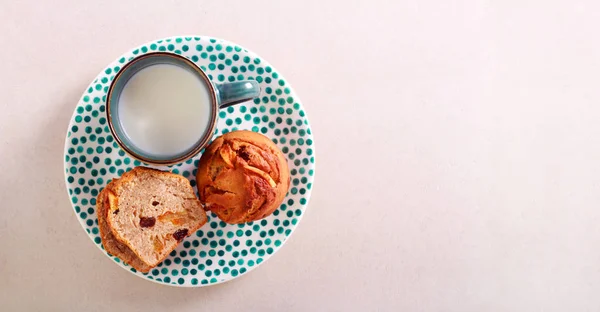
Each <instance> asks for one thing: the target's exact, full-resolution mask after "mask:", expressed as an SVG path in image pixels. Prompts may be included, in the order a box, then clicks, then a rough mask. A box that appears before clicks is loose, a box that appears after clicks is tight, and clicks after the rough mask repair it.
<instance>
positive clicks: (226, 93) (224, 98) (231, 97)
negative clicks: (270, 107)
mask: <svg viewBox="0 0 600 312" xmlns="http://www.w3.org/2000/svg"><path fill="white" fill-rule="evenodd" d="M215 89H216V90H217V93H218V94H217V98H218V100H219V108H225V107H229V106H231V105H235V104H239V103H242V102H246V101H248V100H252V99H253V98H256V97H258V96H259V95H260V85H259V84H258V82H256V81H254V80H243V81H235V82H228V83H220V84H215Z"/></svg>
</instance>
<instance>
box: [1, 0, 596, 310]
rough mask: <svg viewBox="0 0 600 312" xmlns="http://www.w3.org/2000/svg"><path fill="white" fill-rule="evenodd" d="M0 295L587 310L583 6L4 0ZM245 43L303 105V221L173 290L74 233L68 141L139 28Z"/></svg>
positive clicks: (125, 305)
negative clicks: (71, 125) (205, 280)
mask: <svg viewBox="0 0 600 312" xmlns="http://www.w3.org/2000/svg"><path fill="white" fill-rule="evenodd" d="M0 26H1V27H0V39H1V41H0V44H1V48H0V59H2V60H4V63H3V64H2V67H1V70H0V91H1V92H0V94H2V100H1V101H0V172H1V176H2V178H1V179H0V248H1V250H2V251H1V252H0V305H2V307H3V308H2V310H3V311H41V310H43V311H108V310H109V309H111V310H114V311H178V312H185V311H203V310H207V311H208V310H212V311H242V310H244V311H461V312H463V311H599V310H600V296H598V294H599V293H600V269H599V268H600V227H599V226H598V224H599V221H600V209H598V207H599V206H600V192H599V191H598V189H599V188H600V106H599V105H598V103H599V102H600V92H598V83H599V82H600V75H599V73H600V39H599V38H598V34H597V30H598V28H599V27H600V3H599V2H597V1H552V0H550V1H528V0H525V1H460V0H458V1H440V0H437V1H433V0H425V1H421V0H407V1H397V0H393V1H391V0H390V1H383V0H379V1H323V0H321V1H277V2H276V1H250V2H240V1H155V0H150V1H139V0H138V1H113V0H111V1H65V0H56V1H51V2H50V1H31V0H27V1H8V0H0ZM172 35H210V36H214V37H218V38H223V39H227V40H230V41H232V42H236V43H238V44H240V45H242V46H244V47H247V48H249V49H251V50H252V51H255V52H256V53H257V54H259V55H260V56H261V57H263V58H264V59H266V60H268V61H269V62H270V63H271V64H273V65H274V66H275V67H277V68H278V70H279V71H280V72H281V73H282V74H284V75H285V77H286V78H287V81H289V82H290V83H291V85H292V86H293V87H294V89H295V90H296V92H297V93H298V95H299V96H300V97H301V99H302V102H303V104H304V106H305V108H306V111H307V113H308V117H309V118H310V122H311V127H312V129H313V133H314V135H315V144H316V156H317V170H316V174H315V183H314V187H313V193H312V198H311V200H310V203H309V207H308V209H307V211H306V213H305V215H304V218H303V219H302V222H300V224H299V226H298V228H297V231H296V232H294V234H293V235H292V236H291V238H290V240H289V241H288V242H287V243H286V244H285V246H283V247H282V249H281V250H280V251H279V252H277V253H276V254H275V255H274V256H273V257H272V258H271V259H270V260H268V261H267V262H266V263H264V264H263V265H261V266H260V267H259V268H257V269H256V270H254V271H252V272H250V273H248V274H245V275H244V276H242V277H240V278H238V279H236V280H234V281H231V282H228V283H224V284H219V285H216V286H212V287H205V288H195V289H180V288H174V287H165V286H161V285H157V284H154V283H151V282H148V281H146V280H143V279H140V278H138V277H136V276H133V275H131V274H128V273H127V272H125V271H123V269H121V268H119V267H118V266H116V265H115V264H114V263H112V261H111V260H110V259H108V258H106V256H104V255H103V254H102V253H101V252H100V251H99V250H98V249H97V248H96V247H95V246H94V244H93V243H92V242H90V239H89V238H88V237H87V235H86V234H85V233H84V231H82V229H81V227H80V225H79V223H78V221H77V218H76V216H75V215H74V214H73V212H72V208H71V205H70V203H69V199H68V197H67V195H66V193H65V183H64V180H63V179H64V178H63V146H64V138H65V134H66V131H67V125H68V122H69V119H70V117H71V114H72V112H73V109H74V107H75V105H76V103H77V101H78V100H79V98H80V96H81V93H82V92H83V91H84V89H85V87H86V86H87V84H88V83H89V82H90V81H91V80H92V79H93V78H94V77H95V76H96V74H97V73H98V72H99V71H100V70H101V69H102V68H103V66H105V65H106V64H108V63H109V62H111V61H112V60H114V59H115V58H116V57H117V56H118V55H120V54H121V53H123V52H125V51H127V50H129V49H130V48H131V47H133V46H136V45H138V44H141V43H144V42H147V41H150V40H153V39H158V38H162V37H167V36H172Z"/></svg>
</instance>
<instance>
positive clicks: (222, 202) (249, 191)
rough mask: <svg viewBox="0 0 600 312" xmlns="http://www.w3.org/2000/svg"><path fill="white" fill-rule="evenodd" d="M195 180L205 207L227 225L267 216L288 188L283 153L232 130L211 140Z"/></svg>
mask: <svg viewBox="0 0 600 312" xmlns="http://www.w3.org/2000/svg"><path fill="white" fill-rule="evenodd" d="M196 180H197V183H198V192H199V194H200V200H201V201H202V202H203V203H204V205H205V208H206V209H207V210H210V211H212V212H214V213H216V214H217V216H218V217H219V218H220V219H221V220H223V221H225V222H227V223H244V222H250V221H254V220H259V219H262V218H265V217H267V216H269V215H270V214H271V213H272V212H273V211H275V209H277V208H278V207H279V205H281V202H282V201H283V199H284V198H285V195H286V194H287V191H288V188H289V186H290V174H289V169H288V165H287V162H286V159H285V157H284V155H283V153H282V152H281V151H280V150H279V149H278V148H277V146H276V145H275V144H274V143H273V142H272V141H271V140H270V139H269V138H267V137H266V136H264V135H262V134H259V133H256V132H252V131H233V132H229V133H226V134H224V135H222V136H220V137H218V138H217V139H216V140H214V141H213V142H212V143H211V144H210V145H209V146H208V147H207V148H206V151H205V152H204V154H203V155H202V157H201V158H200V164H199V167H198V173H197V176H196Z"/></svg>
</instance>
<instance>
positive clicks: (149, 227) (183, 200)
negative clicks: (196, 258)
mask: <svg viewBox="0 0 600 312" xmlns="http://www.w3.org/2000/svg"><path fill="white" fill-rule="evenodd" d="M111 184H112V185H110V188H108V191H107V197H108V203H109V209H108V213H107V218H106V220H107V221H108V224H109V226H110V228H111V230H112V233H113V235H114V236H115V237H116V239H117V240H118V241H120V242H121V243H123V244H125V245H127V246H128V247H129V248H130V249H131V251H132V252H133V253H134V254H135V255H136V256H137V257H138V258H139V259H140V260H141V261H142V262H143V263H145V264H146V265H147V266H149V267H155V266H156V265H158V264H159V263H160V262H162V261H163V260H164V259H165V258H166V257H167V256H168V255H169V253H170V252H171V251H173V249H175V247H177V245H178V244H179V242H181V241H182V240H183V239H184V238H185V237H186V236H189V235H191V234H193V233H194V232H196V231H197V230H198V229H199V228H200V227H201V226H202V225H204V224H205V223H206V221H207V218H206V213H205V212H204V209H203V207H202V205H201V204H200V201H199V200H198V198H196V195H195V193H194V189H193V188H192V186H191V185H190V182H189V181H188V180H187V179H186V178H184V177H183V176H180V175H177V174H174V173H170V172H164V171H160V170H155V169H150V168H145V167H136V168H134V169H132V170H131V171H128V172H126V173H124V174H123V176H122V177H121V179H119V180H118V181H116V182H113V183H111Z"/></svg>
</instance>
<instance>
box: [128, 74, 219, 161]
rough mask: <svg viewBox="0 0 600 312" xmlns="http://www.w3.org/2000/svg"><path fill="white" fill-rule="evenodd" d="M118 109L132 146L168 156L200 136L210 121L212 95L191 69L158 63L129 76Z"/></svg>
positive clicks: (191, 143) (183, 149)
mask: <svg viewBox="0 0 600 312" xmlns="http://www.w3.org/2000/svg"><path fill="white" fill-rule="evenodd" d="M118 110H119V119H120V121H121V126H122V128H123V131H124V132H125V134H126V135H127V137H129V139H130V140H131V142H132V143H133V144H134V145H136V146H137V147H138V148H139V149H141V150H143V151H145V152H146V153H148V154H151V155H153V156H171V155H175V154H178V153H182V152H185V151H186V150H187V149H189V148H190V147H192V145H194V144H195V143H196V142H197V141H198V140H199V139H200V138H201V137H202V134H203V133H204V132H205V130H206V128H207V127H208V124H209V120H210V113H211V95H210V93H209V90H208V87H207V86H206V84H205V83H204V81H203V80H202V79H201V78H200V77H198V76H196V75H195V74H194V73H192V72H191V71H188V70H186V69H184V68H181V67H178V66H175V65H167V64H157V65H151V66H148V67H146V68H144V69H142V70H140V71H139V72H138V73H136V74H135V75H134V76H133V77H131V79H129V81H128V82H127V84H126V85H125V87H124V88H123V91H122V92H121V97H120V99H119V106H118Z"/></svg>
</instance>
